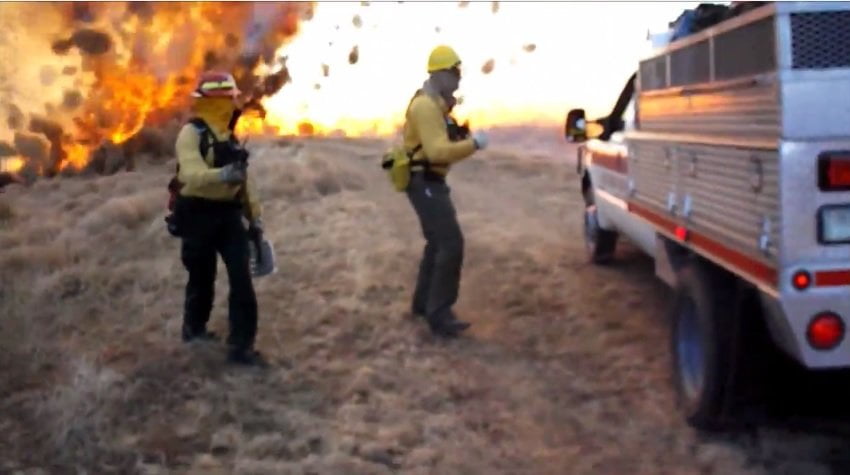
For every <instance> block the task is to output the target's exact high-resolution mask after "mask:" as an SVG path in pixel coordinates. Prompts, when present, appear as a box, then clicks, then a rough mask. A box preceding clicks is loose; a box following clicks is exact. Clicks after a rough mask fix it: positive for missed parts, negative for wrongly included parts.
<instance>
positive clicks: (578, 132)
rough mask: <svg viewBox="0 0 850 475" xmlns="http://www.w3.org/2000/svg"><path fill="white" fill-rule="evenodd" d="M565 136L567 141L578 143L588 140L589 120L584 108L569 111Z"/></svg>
mask: <svg viewBox="0 0 850 475" xmlns="http://www.w3.org/2000/svg"><path fill="white" fill-rule="evenodd" d="M564 137H565V138H566V139H567V142H572V143H578V142H584V141H585V140H587V122H586V120H585V116H584V109H572V110H570V111H569V112H568V113H567V121H566V123H565V124H564Z"/></svg>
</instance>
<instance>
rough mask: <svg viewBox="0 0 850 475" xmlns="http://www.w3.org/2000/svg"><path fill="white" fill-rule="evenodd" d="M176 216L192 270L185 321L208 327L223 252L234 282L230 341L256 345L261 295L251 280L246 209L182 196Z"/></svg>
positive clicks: (185, 260) (185, 261) (196, 327)
mask: <svg viewBox="0 0 850 475" xmlns="http://www.w3.org/2000/svg"><path fill="white" fill-rule="evenodd" d="M177 214H178V219H179V220H180V225H181V226H182V229H183V237H182V241H183V243H182V247H181V259H182V261H183V265H184V266H185V267H186V270H187V271H188V272H189V281H188V282H187V283H186V300H185V303H184V312H183V323H184V325H185V326H186V327H188V329H189V330H190V331H191V332H192V333H201V332H204V331H205V330H206V327H207V322H208V321H209V319H210V312H211V310H212V305H213V297H214V291H215V279H216V263H217V261H216V253H218V254H220V255H221V258H222V260H223V261H224V265H225V267H226V268H227V276H228V280H229V281H230V296H229V309H228V310H229V311H228V316H229V321H230V335H229V337H228V339H227V341H228V343H229V344H231V345H233V346H235V347H238V348H245V349H250V348H253V344H254V338H255V336H256V333H257V298H256V295H255V294H254V285H253V282H252V280H251V271H250V264H249V258H250V255H249V251H248V234H247V231H246V230H245V227H244V225H243V224H242V210H241V208H239V207H236V206H233V205H230V204H227V205H217V204H215V205H210V202H209V201H206V200H186V199H181V200H180V201H178V203H177Z"/></svg>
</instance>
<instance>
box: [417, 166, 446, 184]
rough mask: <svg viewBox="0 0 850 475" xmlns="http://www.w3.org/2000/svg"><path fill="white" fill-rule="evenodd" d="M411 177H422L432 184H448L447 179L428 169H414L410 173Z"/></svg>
mask: <svg viewBox="0 0 850 475" xmlns="http://www.w3.org/2000/svg"><path fill="white" fill-rule="evenodd" d="M410 176H411V177H415V176H420V177H422V179H423V180H425V181H431V182H437V183H445V182H446V177H444V176H443V175H441V174H439V173H437V172H434V171H431V170H428V169H427V168H418V169H417V168H413V169H411V171H410Z"/></svg>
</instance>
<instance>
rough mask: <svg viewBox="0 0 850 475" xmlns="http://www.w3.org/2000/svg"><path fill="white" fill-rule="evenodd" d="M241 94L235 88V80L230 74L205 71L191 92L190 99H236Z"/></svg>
mask: <svg viewBox="0 0 850 475" xmlns="http://www.w3.org/2000/svg"><path fill="white" fill-rule="evenodd" d="M241 92H242V91H240V90H239V88H238V87H236V79H234V78H233V75H232V74H230V73H226V72H220V71H207V72H205V73H203V74H201V77H200V79H199V80H198V87H196V88H195V90H194V91H193V92H192V97H236V96H238V95H239V94H241Z"/></svg>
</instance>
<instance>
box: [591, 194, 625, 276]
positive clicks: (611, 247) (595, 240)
mask: <svg viewBox="0 0 850 475" xmlns="http://www.w3.org/2000/svg"><path fill="white" fill-rule="evenodd" d="M618 236H619V235H618V234H617V232H616V231H609V230H607V229H602V228H600V227H599V220H598V217H597V211H596V205H594V204H591V205H588V206H585V208H584V243H585V247H586V249H587V256H588V259H589V260H590V262H592V263H594V264H606V263H608V262H611V260H612V259H613V258H614V251H615V250H616V249H617V237H618Z"/></svg>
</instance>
